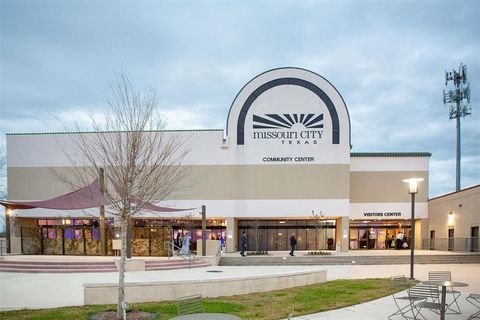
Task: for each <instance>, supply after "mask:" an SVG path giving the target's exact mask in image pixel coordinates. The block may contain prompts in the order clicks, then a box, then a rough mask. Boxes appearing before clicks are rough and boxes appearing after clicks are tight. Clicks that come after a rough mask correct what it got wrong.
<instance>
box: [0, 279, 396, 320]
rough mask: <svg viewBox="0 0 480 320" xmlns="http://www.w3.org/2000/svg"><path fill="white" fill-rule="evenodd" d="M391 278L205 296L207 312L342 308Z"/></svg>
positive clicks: (169, 307)
mask: <svg viewBox="0 0 480 320" xmlns="http://www.w3.org/2000/svg"><path fill="white" fill-rule="evenodd" d="M398 290H399V289H397V290H395V289H391V288H390V286H389V280H388V279H361V280H336V281H330V282H325V283H321V284H316V285H310V286H305V287H296V288H291V289H285V290H277V291H270V292H262V293H252V294H246V295H239V296H233V297H222V298H215V299H205V300H204V306H205V310H206V312H222V313H230V314H235V315H238V316H239V317H241V318H242V319H271V320H277V319H282V318H286V317H287V316H288V314H289V312H291V310H292V308H294V309H295V316H299V315H304V314H310V313H316V312H321V311H327V310H332V309H338V308H343V307H346V306H350V305H354V304H358V303H362V302H365V301H369V300H373V299H377V298H380V297H383V296H386V295H390V294H392V293H393V292H395V291H398ZM115 308H116V306H114V305H96V306H85V307H68V308H57V309H41V310H19V311H8V312H0V319H9V320H10V319H12V320H15V319H31V320H63V319H69V320H71V319H72V320H73V319H88V316H89V315H92V314H95V313H97V312H101V311H107V310H115ZM130 308H131V309H133V310H143V311H147V312H154V313H157V314H159V316H158V317H157V319H161V320H164V319H170V318H172V317H174V316H176V315H177V309H176V306H175V303H171V302H159V303H143V304H132V305H131V306H130Z"/></svg>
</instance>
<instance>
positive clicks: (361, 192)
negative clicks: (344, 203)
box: [350, 171, 428, 203]
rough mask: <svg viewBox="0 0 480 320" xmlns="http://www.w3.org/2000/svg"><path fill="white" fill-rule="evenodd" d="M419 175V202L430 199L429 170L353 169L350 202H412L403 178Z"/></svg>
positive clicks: (417, 196) (417, 199)
mask: <svg viewBox="0 0 480 320" xmlns="http://www.w3.org/2000/svg"><path fill="white" fill-rule="evenodd" d="M409 177H419V178H424V179H425V180H424V181H422V182H421V183H420V184H419V187H418V193H417V195H416V197H415V200H416V201H417V202H427V200H428V171H352V172H351V173H350V203H389V202H392V203H394V202H410V195H409V194H408V185H407V184H406V183H405V182H403V181H402V180H403V179H406V178H409Z"/></svg>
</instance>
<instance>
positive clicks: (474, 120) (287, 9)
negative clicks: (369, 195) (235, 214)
mask: <svg viewBox="0 0 480 320" xmlns="http://www.w3.org/2000/svg"><path fill="white" fill-rule="evenodd" d="M0 6H1V7H0V12H1V13H0V14H1V17H0V18H1V19H0V21H1V22H0V23H1V28H0V29H1V31H0V32H1V38H2V47H1V57H0V67H1V73H0V77H1V78H0V94H1V95H0V133H2V135H3V134H4V133H5V132H39V131H50V130H56V129H60V128H59V127H58V124H57V123H56V122H55V120H53V117H52V114H59V113H60V114H62V115H63V116H67V115H68V114H75V115H81V114H84V113H86V112H87V111H88V110H90V109H98V108H101V107H103V106H104V98H103V96H104V94H105V91H106V89H107V86H108V81H109V79H112V76H113V73H114V71H115V70H118V69H124V70H126V71H127V72H128V73H129V74H130V75H131V76H132V78H134V79H135V82H136V84H137V86H138V87H150V86H155V87H156V88H157V91H158V95H159V98H160V106H161V108H162V110H164V112H165V113H166V114H167V116H168V117H169V118H170V119H171V120H170V123H169V127H170V128H174V127H175V126H176V128H178V129H185V128H192V127H193V126H195V127H198V128H223V127H224V126H225V121H226V117H227V114H228V110H229V108H230V104H231V103H232V100H233V99H234V98H235V95H236V94H237V93H238V91H239V90H240V89H241V88H242V86H243V85H244V84H245V83H247V82H248V81H249V80H250V79H251V78H253V77H254V76H256V75H257V74H259V73H261V72H263V71H265V70H268V69H271V68H275V67H282V66H298V67H303V68H306V69H309V70H312V71H314V72H317V73H319V74H321V75H322V76H324V77H325V78H327V79H328V80H329V81H331V82H332V83H333V84H334V86H335V87H337V89H338V90H339V92H340V93H341V94H342V96H343V97H344V99H345V101H346V103H347V106H348V108H349V111H350V115H351V121H352V142H353V146H354V147H353V151H356V152H361V151H429V152H432V154H433V155H432V157H431V159H430V166H431V171H430V175H431V176H430V180H431V181H430V182H431V183H430V195H431V196H434V195H438V194H440V193H445V192H450V191H453V189H454V184H455V177H454V174H455V167H454V166H455V124H454V122H453V121H450V120H448V111H447V109H446V108H445V107H444V106H443V102H442V93H441V92H442V89H443V81H444V80H443V72H444V70H446V69H448V70H451V69H452V68H458V65H459V64H460V62H464V63H466V64H467V65H468V70H469V77H470V82H471V89H472V97H473V103H472V105H473V114H472V116H471V117H470V118H467V119H465V120H464V121H463V122H462V126H463V127H462V132H463V142H462V148H463V162H462V164H463V167H462V170H463V185H464V186H468V185H472V184H478V183H480V177H479V172H480V167H479V166H480V165H479V163H480V161H479V160H480V159H479V148H478V141H480V127H479V126H478V123H479V122H478V120H479V112H480V110H478V108H477V107H478V102H477V101H478V99H479V97H480V81H479V80H480V61H479V60H478V56H479V53H480V44H479V35H480V34H479V32H478V30H479V29H480V22H479V20H478V16H479V15H480V2H478V1H451V2H450V1H443V2H433V1H432V2H430V1H421V2H412V1H409V2H400V1H397V2H380V1H342V2H335V1H331V2H330V1H301V2H299V1H294V2H293V1H292V2H288V1H278V2H273V1H271V2H255V1H248V2H240V1H239V2H216V1H208V2H190V1H189V2H148V1H147V2H106V1H105V2H101V1H97V2H80V1H78V2H75V1H68V2H57V1H51V2H50V1H42V2H14V1H2V2H0ZM180 120H181V121H180ZM3 143H4V140H3V138H2V142H1V144H3Z"/></svg>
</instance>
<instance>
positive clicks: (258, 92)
mask: <svg viewBox="0 0 480 320" xmlns="http://www.w3.org/2000/svg"><path fill="white" fill-rule="evenodd" d="M227 139H228V140H229V144H230V145H233V144H235V145H237V147H239V148H242V147H243V150H240V149H239V150H238V151H239V152H240V153H243V155H244V158H243V159H244V160H245V163H270V164H271V163H330V164H332V163H337V162H338V163H342V164H345V163H348V162H349V152H350V120H349V115H348V110H347V108H346V106H345V103H344V101H343V99H342V97H341V96H340V94H339V93H338V91H337V90H336V89H335V88H334V87H333V86H332V85H331V84H330V83H329V82H328V81H327V80H326V79H324V78H323V77H321V76H319V75H317V74H315V73H313V72H311V71H308V70H304V69H299V68H279V69H273V70H270V71H267V72H265V73H262V74H260V75H259V76H257V77H255V78H254V79H252V80H251V81H250V82H249V83H247V84H246V85H245V86H244V87H243V88H242V90H241V91H240V92H239V93H238V95H237V96H236V98H235V100H234V102H233V103H232V106H231V109H230V112H229V117H228V123H227ZM255 155H257V157H256V158H255Z"/></svg>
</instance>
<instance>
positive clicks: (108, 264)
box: [0, 257, 210, 273]
mask: <svg viewBox="0 0 480 320" xmlns="http://www.w3.org/2000/svg"><path fill="white" fill-rule="evenodd" d="M209 265H210V263H209V262H208V261H205V260H202V259H195V260H192V264H191V267H192V268H198V267H207V266H209ZM189 267H190V266H189V263H188V261H185V260H178V259H175V260H163V259H161V260H146V261H145V271H153V270H171V269H185V268H189ZM0 272H31V273H42V272H43V273H69V272H70V273H75V272H117V268H116V265H115V261H114V260H113V258H112V260H111V261H98V262H95V261H42V259H41V258H40V257H39V258H38V259H35V260H31V261H27V260H15V259H12V258H9V259H0Z"/></svg>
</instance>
